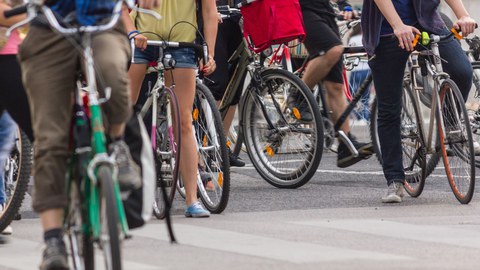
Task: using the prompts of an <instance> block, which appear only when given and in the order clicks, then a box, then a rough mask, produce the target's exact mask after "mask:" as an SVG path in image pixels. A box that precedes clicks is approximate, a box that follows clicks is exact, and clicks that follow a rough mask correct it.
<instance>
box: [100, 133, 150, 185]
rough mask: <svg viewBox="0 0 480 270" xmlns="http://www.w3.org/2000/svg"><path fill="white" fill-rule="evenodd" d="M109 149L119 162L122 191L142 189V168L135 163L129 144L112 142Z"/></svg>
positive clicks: (119, 181)
mask: <svg viewBox="0 0 480 270" xmlns="http://www.w3.org/2000/svg"><path fill="white" fill-rule="evenodd" d="M108 148H109V150H110V153H112V154H113V155H114V157H115V161H116V162H117V166H118V183H119V184H120V189H121V190H122V191H127V190H133V189H137V188H140V187H141V186H142V179H141V178H140V167H138V165H137V164H136V163H135V162H134V161H133V159H132V155H130V149H129V148H128V146H127V144H126V143H125V142H124V141H123V140H118V141H115V142H112V143H111V144H110V145H109V147H108Z"/></svg>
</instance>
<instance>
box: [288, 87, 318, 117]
mask: <svg viewBox="0 0 480 270" xmlns="http://www.w3.org/2000/svg"><path fill="white" fill-rule="evenodd" d="M287 104H288V107H289V108H290V109H291V110H292V113H293V115H294V117H295V118H296V119H297V120H300V121H302V122H312V121H313V115H312V112H311V111H310V108H309V107H308V103H307V102H306V100H305V98H304V97H303V96H302V95H300V94H299V93H298V91H295V90H294V91H292V92H290V94H289V96H288V98H287Z"/></svg>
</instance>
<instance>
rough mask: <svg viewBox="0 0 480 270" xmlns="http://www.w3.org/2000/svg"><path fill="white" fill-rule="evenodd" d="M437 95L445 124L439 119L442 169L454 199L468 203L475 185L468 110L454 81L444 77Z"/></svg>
mask: <svg viewBox="0 0 480 270" xmlns="http://www.w3.org/2000/svg"><path fill="white" fill-rule="evenodd" d="M439 95H440V103H441V105H440V109H441V113H442V116H443V122H444V125H443V126H442V123H441V121H438V129H439V138H440V147H441V152H442V156H443V163H444V165H445V172H446V175H447V178H448V183H449V184H450V187H451V188H452V191H453V194H454V195H455V197H456V198H457V200H458V201H459V202H461V203H462V204H467V203H469V202H470V200H471V199H472V197H473V192H474V188H475V156H474V150H473V140H472V133H471V129H470V122H469V119H468V113H467V110H466V108H465V102H464V100H463V98H462V96H461V94H460V91H459V90H458V87H457V85H456V84H455V83H454V82H453V81H451V80H445V81H444V82H443V83H442V84H441V88H440V93H439ZM438 118H439V119H440V117H438Z"/></svg>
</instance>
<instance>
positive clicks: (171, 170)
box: [153, 88, 181, 219]
mask: <svg viewBox="0 0 480 270" xmlns="http://www.w3.org/2000/svg"><path fill="white" fill-rule="evenodd" d="M157 115H158V117H157V127H156V141H155V143H154V144H153V145H154V148H155V152H154V153H155V163H156V164H155V165H156V168H157V187H156V189H155V203H154V207H153V213H154V215H155V217H156V218H158V219H163V218H165V210H166V209H165V207H166V201H167V202H168V203H169V205H171V204H172V202H173V198H174V197H175V190H176V187H177V182H178V177H179V176H178V175H179V173H178V172H179V171H178V170H179V163H180V162H179V161H180V140H181V136H180V132H179V131H180V111H179V107H178V101H177V97H176V96H175V94H174V93H173V91H172V90H171V89H169V88H165V89H164V90H163V91H162V93H161V95H160V98H159V99H158V111H157ZM160 181H163V182H160ZM162 183H163V185H164V187H165V191H166V195H167V198H166V200H165V198H164V196H163V193H162V190H161V186H160V185H161V184H162Z"/></svg>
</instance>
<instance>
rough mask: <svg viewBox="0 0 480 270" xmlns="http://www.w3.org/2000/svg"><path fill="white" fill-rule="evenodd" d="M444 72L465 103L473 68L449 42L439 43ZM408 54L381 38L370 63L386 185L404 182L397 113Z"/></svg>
mask: <svg viewBox="0 0 480 270" xmlns="http://www.w3.org/2000/svg"><path fill="white" fill-rule="evenodd" d="M439 50H440V55H441V57H442V58H443V59H445V60H446V61H447V63H445V62H443V69H444V71H445V72H447V73H448V74H450V77H451V78H452V79H453V80H454V81H455V83H456V84H457V85H458V87H459V88H460V91H461V92H462V95H463V98H464V99H465V100H466V98H467V97H468V93H469V91H470V88H471V86H472V73H473V70H472V66H471V64H470V62H469V61H468V59H467V56H466V54H465V52H464V51H463V50H462V48H461V47H460V44H459V43H458V42H457V41H456V40H454V39H453V38H450V39H448V40H445V41H442V42H440V43H439ZM409 54H410V53H409V52H407V51H405V50H403V49H402V48H400V47H398V41H397V40H396V39H393V38H391V37H382V38H381V39H380V44H379V45H378V47H377V49H376V51H375V57H373V58H372V59H371V60H370V61H369V65H370V68H371V70H372V74H373V82H374V84H375V91H376V95H377V101H378V120H377V122H378V125H377V126H378V136H379V139H380V146H381V151H382V159H383V173H384V175H385V178H386V179H387V184H390V183H392V182H393V181H403V180H404V179H405V174H404V170H403V162H402V144H401V138H400V113H401V110H402V83H403V74H404V71H405V66H406V63H407V60H408V56H409Z"/></svg>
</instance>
